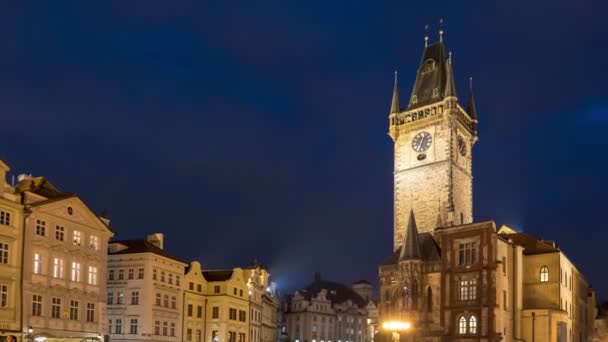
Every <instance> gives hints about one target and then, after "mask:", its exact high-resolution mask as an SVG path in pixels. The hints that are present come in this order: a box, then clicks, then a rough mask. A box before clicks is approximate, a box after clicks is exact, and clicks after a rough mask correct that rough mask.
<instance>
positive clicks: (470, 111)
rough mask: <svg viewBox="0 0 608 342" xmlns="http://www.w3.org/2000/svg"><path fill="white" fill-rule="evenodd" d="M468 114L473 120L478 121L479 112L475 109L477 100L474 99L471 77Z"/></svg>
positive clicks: (470, 79)
mask: <svg viewBox="0 0 608 342" xmlns="http://www.w3.org/2000/svg"><path fill="white" fill-rule="evenodd" d="M467 113H468V114H469V116H470V117H471V119H474V120H477V110H476V109H475V98H474V97H473V77H469V101H468V103H467Z"/></svg>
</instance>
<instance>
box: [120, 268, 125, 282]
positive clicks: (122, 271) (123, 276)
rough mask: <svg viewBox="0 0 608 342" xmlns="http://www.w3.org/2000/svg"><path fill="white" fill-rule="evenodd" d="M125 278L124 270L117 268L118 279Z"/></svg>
mask: <svg viewBox="0 0 608 342" xmlns="http://www.w3.org/2000/svg"><path fill="white" fill-rule="evenodd" d="M124 279H125V270H118V280H124Z"/></svg>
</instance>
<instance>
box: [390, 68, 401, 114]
mask: <svg viewBox="0 0 608 342" xmlns="http://www.w3.org/2000/svg"><path fill="white" fill-rule="evenodd" d="M400 111H401V108H400V106H399V86H398V85H397V71H395V85H394V86H393V100H392V102H391V114H393V113H399V112H400Z"/></svg>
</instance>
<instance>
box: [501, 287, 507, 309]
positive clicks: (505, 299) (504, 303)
mask: <svg viewBox="0 0 608 342" xmlns="http://www.w3.org/2000/svg"><path fill="white" fill-rule="evenodd" d="M502 307H503V308H504V309H505V311H506V310H507V291H506V290H502Z"/></svg>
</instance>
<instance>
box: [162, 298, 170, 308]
mask: <svg viewBox="0 0 608 342" xmlns="http://www.w3.org/2000/svg"><path fill="white" fill-rule="evenodd" d="M163 299H164V300H163V306H164V307H166V308H168V307H169V295H165V296H164V297H163Z"/></svg>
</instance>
